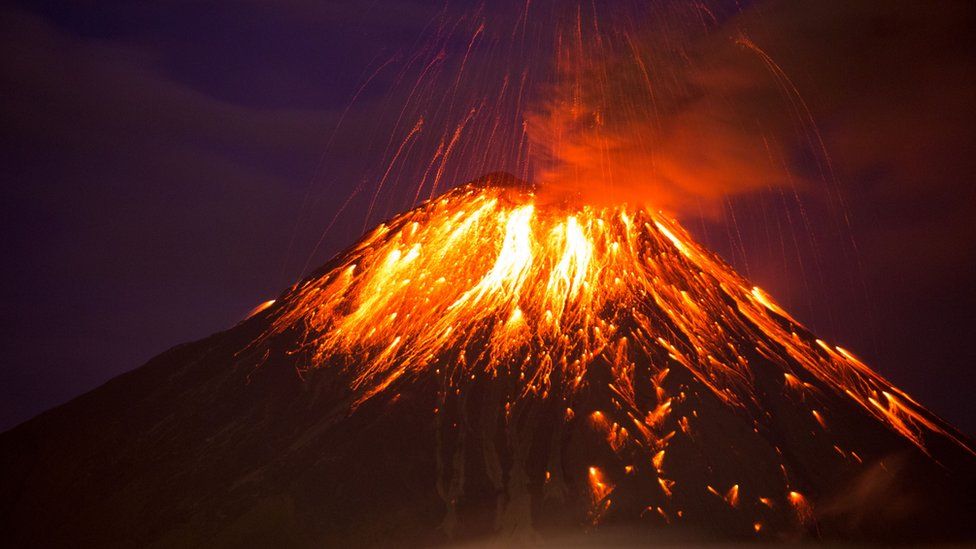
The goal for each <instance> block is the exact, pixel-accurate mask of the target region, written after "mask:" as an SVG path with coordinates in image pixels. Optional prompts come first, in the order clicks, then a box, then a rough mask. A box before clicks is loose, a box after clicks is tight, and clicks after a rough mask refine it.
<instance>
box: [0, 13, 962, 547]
mask: <svg viewBox="0 0 976 549" xmlns="http://www.w3.org/2000/svg"><path fill="white" fill-rule="evenodd" d="M517 4H518V7H519V9H518V10H515V11H513V12H512V13H510V14H509V16H512V14H514V20H513V21H505V24H500V25H499V24H495V25H494V26H492V25H491V24H490V21H488V19H489V18H488V17H487V16H486V15H485V14H484V8H481V9H479V10H477V11H476V12H474V13H472V14H465V15H464V16H463V17H461V18H460V19H452V18H450V17H447V16H445V15H444V14H443V13H442V14H441V16H440V17H439V18H438V19H436V20H435V21H433V22H432V23H431V29H433V30H432V31H431V32H432V35H433V37H432V38H431V39H430V40H429V41H428V42H426V43H424V44H422V47H421V49H420V50H419V51H418V52H416V53H415V54H413V55H412V56H409V57H408V58H407V59H406V60H405V61H404V67H403V68H402V70H401V71H400V72H399V73H398V74H397V75H396V76H395V78H394V79H393V81H394V82H395V86H394V87H395V88H396V89H397V90H399V91H401V92H403V93H405V94H406V96H405V99H404V100H403V101H402V102H401V103H400V105H399V107H400V108H399V109H397V108H393V109H389V112H393V113H394V115H393V116H394V120H392V121H390V123H389V125H388V126H389V128H387V129H388V131H389V134H388V137H387V136H386V135H384V136H383V137H382V138H380V139H379V142H380V144H379V145H378V146H377V148H378V149H379V150H383V156H382V161H381V162H377V163H376V165H375V166H374V168H375V169H376V170H378V173H376V174H375V177H366V178H364V179H363V180H364V181H366V180H368V181H371V182H373V184H374V188H373V189H372V193H362V195H360V192H361V191H363V190H364V185H363V184H361V185H360V186H359V188H357V189H356V191H355V192H354V193H353V194H352V196H350V197H348V199H346V201H345V202H344V203H343V205H342V206H341V207H340V208H339V211H338V213H336V217H335V218H333V219H332V221H331V222H330V223H329V225H328V227H329V228H332V227H333V226H334V224H335V223H336V219H338V217H339V215H341V214H342V213H343V212H344V211H345V210H346V209H347V207H348V206H349V205H350V204H353V203H354V200H356V197H357V196H359V199H360V200H363V201H364V204H363V208H362V210H363V211H364V212H365V220H364V224H365V226H366V227H369V228H371V230H370V231H369V232H367V233H366V234H365V236H363V237H362V238H360V239H359V240H358V241H357V242H356V243H355V244H353V245H352V246H351V247H350V248H349V249H347V250H346V251H344V252H342V253H340V254H339V255H337V256H335V257H334V258H333V259H332V260H330V261H329V262H328V263H327V264H326V265H325V266H323V267H322V268H320V269H319V270H318V271H316V272H315V273H314V274H312V275H311V276H309V277H307V278H304V279H303V280H301V281H300V282H298V283H296V284H294V285H293V286H292V287H290V288H289V289H288V290H287V291H285V292H284V293H283V294H282V295H281V296H279V297H278V298H277V299H275V300H271V301H268V302H265V303H262V304H261V305H260V306H258V307H256V308H255V309H254V310H253V311H252V312H251V313H250V314H249V315H248V316H247V318H245V319H244V320H243V321H242V322H241V323H239V324H238V325H237V326H235V327H233V328H231V329H229V330H227V331H225V332H221V333H218V334H215V335H214V336H211V337H209V338H207V339H204V340H201V341H198V342H195V343H190V344H187V345H182V346H179V347H177V348H175V349H173V350H171V351H169V352H167V353H164V354H163V355H160V356H159V357H157V358H156V359H153V360H152V361H150V363H149V364H147V365H146V366H144V367H143V368H140V369H138V370H136V371H135V372H132V373H130V374H126V375H125V376H121V377H120V378H117V379H116V380H113V381H112V382H110V383H108V384H106V385H105V386H103V387H101V388H99V389H97V390H95V391H93V392H91V393H89V394H88V395H85V396H83V397H81V398H79V399H77V400H75V401H72V402H71V403H68V404H67V405H65V406H64V407H61V408H59V409H56V410H54V411H52V412H50V413H48V414H45V415H43V416H41V417H39V418H37V419H36V420H33V421H31V422H28V423H27V424H25V425H23V426H21V427H19V428H17V429H14V430H12V431H10V432H8V433H5V434H3V437H2V438H0V450H3V451H2V452H0V458H2V461H0V465H2V466H0V471H4V473H3V474H2V475H0V481H2V483H3V484H0V486H2V487H3V488H4V489H5V490H6V491H9V492H10V493H15V494H18V497H17V499H12V500H11V501H16V505H15V504H13V503H11V504H8V506H7V507H6V508H3V509H0V511H2V512H0V529H2V531H5V532H11V534H10V537H11V539H13V540H14V541H15V542H19V543H20V544H22V545H28V544H29V545H35V546H36V545H45V543H44V542H47V543H46V545H51V546H74V545H77V544H78V540H86V541H88V542H89V543H93V544H97V545H124V546H133V545H136V546H139V545H156V546H242V545H254V544H257V545H261V544H264V545H274V546H278V545H283V544H287V545H292V546H299V547H304V546H317V547H321V546H350V545H356V546H363V545H407V546H414V545H426V544H446V543H467V542H481V541H484V540H486V539H490V540H494V541H499V540H500V541H501V542H503V543H534V542H538V541H549V542H552V543H555V544H557V545H558V544H560V543H561V542H563V541H566V542H567V543H578V542H579V541H580V540H583V541H587V540H590V541H592V542H593V543H601V542H608V541H610V542H612V541H614V540H616V541H620V540H619V539H617V538H613V537H609V538H607V537H600V536H601V535H611V534H613V533H614V532H616V533H622V535H623V536H624V540H623V541H625V542H626V543H630V544H636V543H652V542H657V541H662V540H664V541H695V542H698V541H712V540H722V541H729V540H732V541H741V540H764V541H770V540H772V541H782V540H797V539H818V540H841V541H847V542H849V541H884V542H892V541H897V542H905V541H933V540H949V541H957V540H960V539H969V538H971V537H972V532H971V531H970V530H971V526H969V524H970V521H971V518H972V516H973V514H974V513H976V501H974V497H973V494H974V493H976V491H974V490H973V488H974V487H976V482H974V479H973V474H974V472H976V467H974V464H976V453H974V446H973V444H972V442H970V441H969V440H967V439H966V438H965V437H964V436H963V435H961V434H960V433H958V432H957V431H956V430H954V429H953V428H952V427H951V426H949V425H948V424H946V423H945V422H944V421H942V420H941V419H939V418H938V417H936V416H935V415H934V414H932V413H931V412H929V411H928V410H926V409H925V408H924V407H923V406H922V405H920V404H919V403H918V402H916V401H915V400H913V399H912V397H910V396H909V395H907V394H906V393H905V392H903V391H901V390H899V389H898V388H896V387H894V386H893V385H892V384H891V383H889V382H888V381H886V380H885V379H884V378H883V377H881V376H880V375H878V374H877V373H875V372H874V371H873V370H872V369H871V368H869V367H868V366H867V365H865V364H864V363H863V362H862V361H861V360H859V359H858V358H857V357H856V356H855V355H854V354H853V353H852V352H850V351H848V350H845V349H843V348H841V347H838V346H836V345H833V344H831V343H829V342H826V341H823V340H821V339H819V338H817V336H816V335H814V334H813V333H811V332H810V331H809V330H807V329H806V328H805V327H804V326H803V325H802V324H801V323H800V322H798V321H797V320H796V319H795V318H794V317H793V316H791V315H790V313H789V312H787V311H786V310H784V308H783V307H781V306H780V305H778V304H777V303H776V301H775V300H774V299H773V298H772V297H771V296H770V295H769V294H767V293H766V292H765V291H763V290H762V289H761V288H759V287H757V286H755V285H754V284H752V283H750V282H749V281H747V280H746V279H745V278H743V277H742V276H740V275H739V274H737V273H736V272H735V271H734V270H733V268H732V267H730V266H729V265H728V264H726V263H725V262H724V261H723V260H722V259H721V258H720V257H719V256H718V255H716V254H714V253H712V252H710V251H709V250H707V249H706V248H705V247H703V246H702V245H699V244H698V243H697V242H696V241H695V240H694V239H693V238H692V236H691V234H690V233H689V232H688V231H686V230H685V229H684V228H683V227H682V224H681V223H679V221H678V220H677V219H676V218H675V215H676V214H678V213H687V212H689V211H697V212H698V213H700V214H701V215H702V216H703V217H716V216H715V212H716V211H721V209H722V208H723V207H724V205H725V201H726V200H727V199H728V197H730V196H733V195H737V194H748V193H756V192H762V191H764V190H770V189H773V188H777V189H779V188H781V187H786V188H789V189H790V190H791V191H792V194H794V195H796V190H797V189H796V187H797V185H799V184H797V185H794V184H795V183H796V180H795V179H793V177H792V174H790V173H785V172H786V170H784V169H783V168H784V167H785V166H786V165H787V164H788V163H787V161H786V159H787V158H790V159H795V157H796V156H801V157H803V159H804V160H806V161H808V163H809V166H807V167H808V168H809V171H810V172H812V173H816V174H817V175H816V176H815V177H814V179H816V178H817V177H819V181H821V182H823V183H825V184H826V186H828V187H829V186H830V185H831V184H833V183H834V181H833V175H832V173H831V168H830V162H829V159H828V157H827V155H826V153H825V150H824V148H823V145H822V143H821V141H820V135H819V133H818V132H817V129H816V126H815V125H814V124H813V122H812V116H811V114H810V112H809V110H808V109H807V106H806V103H804V102H803V100H802V98H801V97H800V96H799V93H798V91H797V90H796V88H795V87H794V86H793V84H792V82H791V81H790V79H789V78H788V77H787V76H786V74H785V72H784V71H782V70H781V69H780V68H779V67H778V66H777V65H776V63H775V62H774V61H773V59H772V57H771V56H769V55H767V54H766V52H765V51H764V50H763V49H762V48H760V47H759V45H757V44H756V43H754V42H753V41H751V40H750V39H749V38H748V37H747V36H746V35H745V34H743V33H736V34H735V35H733V36H725V35H723V36H721V37H720V39H719V38H716V37H715V36H714V35H713V34H712V33H711V31H712V30H714V29H720V28H722V25H721V23H722V21H727V20H729V19H731V18H734V17H735V14H732V15H729V14H725V15H723V14H722V13H717V12H718V10H717V9H716V10H711V9H709V8H708V7H707V6H705V5H702V4H701V3H694V5H692V4H691V3H668V2H666V3H664V4H667V6H668V9H663V8H662V9H660V10H657V9H656V8H657V7H658V6H657V4H655V3H650V4H654V5H652V6H651V7H647V6H645V5H644V4H643V3H636V2H635V3H626V2H620V3H616V2H615V3H612V5H611V4H608V3H606V2H592V3H578V4H577V5H576V6H575V7H574V9H572V10H561V9H560V7H559V6H558V5H556V4H558V2H557V3H552V5H549V11H550V12H551V13H549V17H543V18H542V21H543V22H545V23H550V22H555V25H552V27H553V28H554V29H555V34H554V35H553V34H552V29H550V28H549V27H548V26H547V27H546V29H547V30H546V31H545V32H539V31H537V29H536V30H533V29H534V28H535V27H533V26H532V25H530V24H529V22H530V20H531V21H535V20H536V18H537V17H535V12H536V11H537V10H541V7H540V6H538V5H535V4H533V3H532V2H531V1H529V0H525V2H524V3H523V2H517ZM586 4H589V6H587V5H586ZM736 4H738V3H736ZM621 5H626V6H629V7H620V6H621ZM775 5H776V6H780V7H782V5H783V4H779V3H777V4H775ZM635 6H637V7H635ZM445 10H446V8H445ZM635 14H641V15H647V16H648V19H644V18H639V17H635V16H634V15H635ZM759 15H762V13H760V14H759ZM759 15H755V14H753V15H752V16H749V17H747V16H740V17H741V19H743V20H745V21H746V23H751V24H756V21H757V20H758V21H760V22H761V21H762V17H760V16H759ZM750 17H751V19H750ZM648 20H649V21H651V22H652V23H653V24H651V28H650V30H646V29H642V28H638V26H639V25H635V21H640V22H641V23H642V24H643V22H644V21H648ZM462 23H463V24H462ZM468 27H471V32H470V33H469V34H468V35H466V36H463V38H464V39H463V40H461V41H460V43H461V47H460V48H459V49H458V48H457V42H458V41H457V35H458V34H463V32H462V30H459V29H466V28H468ZM498 29H502V31H503V32H499V31H498ZM702 36H704V38H703V39H702V40H701V41H699V40H698V39H699V38H702ZM550 37H552V38H553V40H552V48H553V51H552V52H551V53H552V54H553V57H554V59H555V67H554V70H553V72H546V70H548V69H549V67H548V66H546V70H537V69H538V68H539V67H538V65H541V64H542V63H541V62H540V61H539V60H538V59H536V58H530V59H527V60H525V64H524V66H522V65H518V64H516V63H513V62H512V60H514V59H521V58H520V55H521V54H522V53H524V52H525V51H528V50H531V49H532V48H533V47H538V48H539V49H544V47H548V45H546V44H548V39H549V38H550ZM716 44H717V45H716ZM730 45H731V46H732V47H731V49H730ZM452 47H453V48H455V49H458V51H460V54H459V55H455V56H454V58H453V62H454V63H455V64H454V65H450V64H449V63H450V62H449V61H448V59H452V58H451V56H450V55H449V54H448V52H450V51H452ZM733 50H734V52H736V54H735V55H733V54H732V53H730V51H733ZM485 52H487V53H485ZM547 53H549V52H548V51H547ZM479 55H480V56H481V57H480V58H479ZM737 55H738V57H737ZM742 55H744V56H745V57H744V58H743V57H742ZM742 59H746V60H747V61H742ZM479 61H483V63H479ZM393 65H395V63H393V62H392V60H390V61H387V62H383V63H379V64H378V66H377V67H369V70H367V73H368V74H369V76H368V78H367V80H366V82H365V83H364V84H363V86H362V88H360V89H359V90H358V91H357V95H356V96H355V98H354V99H353V103H355V101H356V98H358V97H359V94H360V93H361V92H363V90H364V89H365V88H366V87H367V85H368V84H369V83H370V82H372V81H373V79H379V78H382V76H378V75H382V74H383V71H384V70H386V69H387V67H389V66H393ZM757 68H758V69H759V70H760V71H761V72H762V73H763V74H764V75H766V76H767V77H770V78H771V80H767V84H768V83H769V82H772V83H773V86H769V85H762V84H757V82H758V81H759V80H760V78H759V77H755V75H754V74H752V73H750V72H749V71H753V70H755V69H757ZM499 75H500V76H499ZM495 76H498V77H497V78H495ZM412 77H416V79H415V80H413V79H412ZM771 102H778V104H779V105H780V106H783V105H785V106H786V112H787V115H786V116H785V117H784V116H776V115H773V116H769V117H765V118H764V113H766V112H768V105H769V104H770V103H771ZM385 106H388V105H385ZM350 112H352V114H350ZM384 113H386V110H385V109H384ZM347 114H350V116H351V117H354V116H355V113H354V112H353V109H352V105H350V108H348V109H347V110H346V111H345V112H344V113H343V114H342V117H341V118H340V119H339V122H338V125H337V127H336V133H335V134H334V135H333V140H334V139H335V137H336V135H340V132H341V129H342V128H341V125H342V122H343V120H345V118H346V115H347ZM385 122H386V121H385V120H384V124H385ZM785 134H792V135H790V136H789V138H787V137H784V135H785ZM787 142H789V143H790V144H791V146H792V145H795V144H796V143H797V142H799V143H801V144H802V147H801V148H802V152H800V153H797V151H796V150H792V149H791V148H790V147H788V146H787ZM331 143H332V141H330V144H331ZM363 154H366V153H365V152H364V153H363ZM804 155H805V156H804ZM418 159H419V160H418ZM499 169H504V170H507V171H508V172H511V173H514V174H517V175H509V174H507V173H502V172H494V170H499ZM488 172H493V173H490V174H489V175H486V176H483V177H480V178H479V179H476V180H474V181H470V182H469V183H466V184H461V185H459V186H456V187H454V188H451V189H449V190H447V191H446V192H445V191H444V189H445V188H447V187H449V186H450V185H452V184H455V183H459V182H463V181H469V180H471V179H472V177H471V175H472V174H483V173H488ZM465 174H467V175H465ZM530 181H531V182H530ZM391 188H392V189H400V190H402V191H403V192H402V193H401V194H402V195H403V196H400V197H398V198H399V199H401V202H402V203H403V204H404V205H405V206H406V207H402V208H399V209H398V210H397V211H405V213H400V214H399V215H395V216H392V217H390V218H389V219H387V220H386V221H384V222H382V223H380V224H379V225H378V226H374V225H373V219H375V218H378V217H379V216H380V212H381V211H382V209H381V208H382V207H383V206H384V204H383V201H382V200H381V195H382V193H383V192H384V190H385V191H387V192H388V191H389V190H390V189H391ZM828 190H829V189H828ZM784 194H786V193H784ZM424 198H426V199H424ZM411 199H412V200H411ZM385 206H386V207H387V209H388V210H392V209H394V206H393V205H392V204H390V203H389V202H388V203H386V204H385ZM374 214H375V215H374ZM357 221H358V220H357ZM327 230H328V229H327ZM323 238H324V237H323ZM64 456H71V459H64ZM52 517H54V518H52ZM52 521H54V522H57V523H58V528H52V527H51V526H50V524H51V522H52ZM608 533H609V534H608ZM577 536H580V538H579V539H578V538H577ZM567 537H568V539H567Z"/></svg>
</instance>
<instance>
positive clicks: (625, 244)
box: [272, 184, 962, 453]
mask: <svg viewBox="0 0 976 549" xmlns="http://www.w3.org/2000/svg"><path fill="white" fill-rule="evenodd" d="M279 301H280V300H279ZM285 301H287V302H288V303H289V304H290V305H289V306H288V307H286V308H281V309H280V310H279V311H278V312H277V313H276V315H275V316H274V317H273V319H274V321H273V322H274V323H273V329H272V331H273V332H281V331H284V330H287V329H291V328H295V327H298V328H299V329H300V330H302V331H303V332H304V333H305V334H306V335H305V337H304V339H303V342H302V344H301V345H302V349H301V350H303V351H306V352H308V353H309V356H310V359H311V360H310V367H311V368H319V367H321V368H343V369H346V370H348V372H347V373H348V375H349V376H350V377H351V386H352V388H353V390H354V391H355V397H354V400H355V403H356V405H359V404H361V403H363V402H364V401H366V400H368V399H369V398H371V397H372V396H374V395H376V394H378V393H380V392H382V391H384V390H386V389H387V388H389V387H391V386H392V385H394V384H396V383H397V382H398V381H401V380H411V379H416V378H418V377H420V376H424V375H434V376H437V377H438V378H439V379H440V380H441V386H442V391H443V393H444V394H445V395H446V394H447V393H448V392H451V393H456V394H457V393H460V392H461V391H463V390H464V387H465V385H466V384H467V383H471V382H473V381H474V380H477V379H483V378H496V377H498V376H500V375H503V376H512V378H513V379H514V378H517V380H518V383H517V384H516V389H515V390H514V391H513V394H512V395H511V396H510V399H511V401H519V400H521V399H525V398H527V397H529V396H535V397H541V398H547V397H549V396H551V395H552V394H553V393H555V394H556V395H558V396H559V397H561V398H563V399H565V400H567V401H570V400H571V397H572V394H573V393H574V392H575V391H576V390H578V389H579V387H580V386H581V385H582V384H584V383H585V382H586V381H585V380H586V376H587V372H588V368H589V366H590V365H591V364H592V363H594V361H596V360H597V359H600V360H604V361H606V362H608V363H609V364H610V365H611V370H612V379H611V381H610V389H611V391H612V392H613V394H614V395H615V400H616V401H617V402H618V403H619V404H620V410H619V411H620V412H621V414H615V415H616V417H618V418H620V417H625V418H627V422H628V423H629V425H624V426H618V425H616V424H614V427H613V429H608V437H613V438H615V439H620V438H621V437H629V439H630V440H631V441H632V442H633V443H635V444H638V445H641V446H644V447H646V448H648V449H650V450H653V452H655V453H656V452H659V451H660V450H661V449H662V448H663V445H664V443H662V441H661V435H660V434H655V433H656V432H657V430H658V428H659V426H660V425H661V423H662V419H663V416H665V415H667V414H668V413H669V407H670V405H671V399H670V398H667V395H665V394H663V390H662V389H661V385H662V380H663V379H664V377H666V376H667V375H668V372H669V371H670V367H671V366H673V365H675V364H677V365H680V366H683V367H685V368H686V369H687V370H688V371H690V372H691V373H692V374H693V375H694V376H695V377H696V378H697V379H698V380H699V381H700V382H701V383H702V384H703V385H704V386H706V387H707V388H708V389H709V390H710V391H711V392H713V393H714V395H715V396H717V397H718V398H720V399H721V400H722V401H724V402H725V403H726V404H727V405H729V406H731V407H734V408H738V409H741V410H744V411H750V412H752V413H753V415H754V416H758V415H759V413H760V410H759V409H758V407H759V404H758V401H757V399H756V398H755V395H756V388H755V386H754V372H753V370H752V368H751V365H750V360H753V359H752V358H750V357H761V358H762V359H765V360H768V361H772V362H773V363H775V364H777V365H779V367H780V368H781V369H782V372H783V376H784V380H783V384H784V385H783V386H784V390H785V391H793V392H795V393H798V394H802V393H808V394H809V395H810V400H811V402H812V401H814V400H815V396H816V393H818V392H819V391H822V389H823V388H825V387H826V388H829V389H831V390H833V391H835V392H837V393H840V394H844V395H846V396H847V397H849V398H850V399H851V400H852V401H853V402H855V403H856V404H857V405H858V406H860V407H861V408H863V410H865V411H866V412H867V413H869V414H871V415H873V416H874V417H876V418H877V419H878V420H881V421H883V422H884V423H885V424H886V425H888V426H889V427H890V428H891V429H892V430H894V431H896V432H897V433H899V434H900V435H902V436H904V437H905V438H907V439H909V440H910V441H911V442H912V443H914V444H915V445H917V446H918V447H919V448H921V449H922V450H923V451H924V450H925V434H926V432H936V433H939V434H941V435H944V436H946V437H949V438H952V439H953V440H956V442H958V443H959V444H962V442H960V441H959V440H957V439H956V438H955V435H954V434H953V433H951V432H948V431H946V430H944V429H943V428H942V427H941V426H940V424H939V423H938V420H936V419H935V418H934V417H933V416H931V415H930V414H929V413H928V412H926V411H925V410H924V409H923V408H921V406H919V405H918V404H917V403H915V402H914V401H913V400H912V399H911V398H910V397H908V396H907V395H905V394H904V393H902V392H901V391H899V390H898V389H896V388H894V387H892V386H891V385H890V384H889V383H888V382H886V381H885V380H884V379H883V378H881V377H880V376H878V375H877V374H875V373H874V372H873V371H871V370H870V369H869V368H867V367H866V366H865V365H864V364H863V363H861V362H860V361H859V360H858V359H857V358H855V357H854V356H853V355H852V354H851V353H849V352H848V351H845V350H843V349H841V348H838V347H831V346H830V345H827V344H826V343H824V342H822V341H820V340H817V339H814V338H812V336H810V335H809V333H808V332H806V330H804V329H803V328H802V327H801V326H800V325H799V324H798V323H797V322H796V321H795V320H793V319H792V318H791V317H790V316H789V315H788V314H787V313H786V312H785V311H783V310H782V309H781V308H780V307H779V306H777V305H776V304H775V303H774V302H773V301H772V299H771V298H770V297H769V296H768V295H766V294H765V293H764V292H763V291H762V290H760V289H759V288H756V287H753V286H752V285H750V284H749V283H747V282H746V281H745V280H744V279H742V278H741V277H739V276H738V275H736V274H735V273H734V272H733V271H732V270H731V269H730V268H729V267H728V266H727V265H725V264H724V263H723V262H722V261H721V260H720V259H718V258H717V257H716V256H714V255H713V254H711V253H709V252H707V251H706V250H704V249H703V248H701V247H700V246H698V245H697V244H696V243H695V242H694V241H692V239H691V238H690V237H689V236H688V234H687V233H686V232H685V231H684V230H683V229H682V228H681V227H680V226H679V225H678V224H677V223H676V222H675V221H673V220H671V219H669V218H667V217H666V216H664V215H662V214H660V213H656V212H653V211H650V210H648V209H646V208H631V207H627V206H620V207H615V208H602V209H594V208H591V207H587V206H581V207H576V206H568V205H565V204H558V205H557V204H538V203H536V196H535V195H534V193H533V192H531V191H529V190H520V189H516V188H511V187H501V186H491V185H475V184H471V185H467V186H464V187H460V188H457V189H455V190H453V191H451V192H449V193H447V194H445V195H444V196H442V197H440V198H438V199H435V200H433V201H430V202H428V203H426V204H424V205H422V206H421V207H419V208H417V209H415V210H413V211H410V212H408V213H406V214H403V215H401V216H399V217H397V218H395V219H393V220H391V221H390V222H388V223H386V224H383V225H381V226H379V227H378V228H377V229H375V230H374V231H373V232H372V233H370V234H369V235H367V236H366V237H365V238H364V239H363V240H362V241H361V243H360V244H359V245H358V246H357V247H356V248H354V249H352V250H351V251H349V252H348V253H347V254H345V255H344V256H343V257H342V258H341V259H340V264H339V265H338V266H336V267H335V268H332V269H331V270H330V271H328V272H327V273H325V274H324V275H322V276H321V277H319V278H314V279H311V280H310V281H307V282H305V283H304V284H303V285H301V286H300V287H298V288H296V289H295V290H293V292H292V293H291V295H288V296H286V297H285ZM745 345H749V346H751V348H745ZM638 362H640V363H645V364H646V363H649V364H650V365H651V368H650V375H649V376H648V379H647V380H641V379H637V376H638V375H639V374H638V370H637V369H636V368H635V364H636V363H638ZM641 371H642V372H643V371H644V370H641ZM643 381H648V382H650V383H653V384H654V386H655V387H657V388H658V393H659V397H660V398H659V403H658V405H657V406H656V407H655V408H654V409H650V410H643V409H640V407H639V406H638V403H637V402H636V399H635V397H634V394H635V389H634V387H635V385H637V384H638V383H641V382H643ZM823 414H824V411H823V410H820V411H816V410H813V411H812V416H813V417H814V418H815V419H816V421H817V423H818V424H819V425H821V426H822V427H824V428H826V426H827V425H828V424H829V423H828V422H829V418H827V419H825V418H824V416H823ZM618 421H620V419H618ZM685 423H687V420H686V421H685ZM628 427H629V429H628ZM684 427H685V425H682V428H684ZM615 444H623V442H622V441H619V440H618V442H617V443H615Z"/></svg>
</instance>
